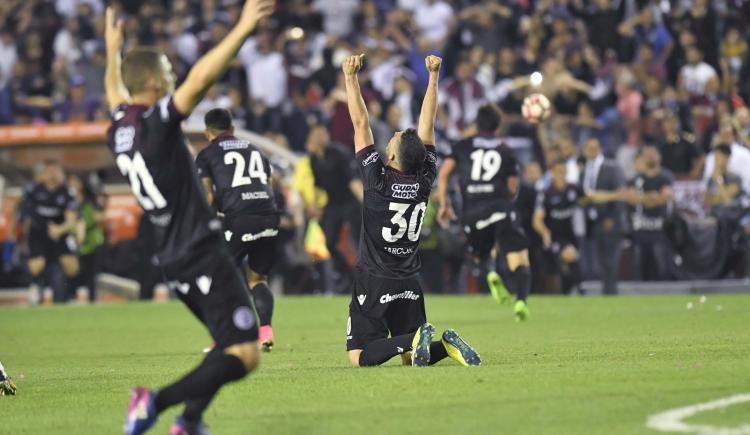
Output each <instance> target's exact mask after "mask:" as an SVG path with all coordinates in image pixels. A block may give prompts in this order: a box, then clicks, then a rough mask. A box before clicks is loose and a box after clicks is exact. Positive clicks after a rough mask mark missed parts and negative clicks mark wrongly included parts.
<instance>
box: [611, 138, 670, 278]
mask: <svg viewBox="0 0 750 435" xmlns="http://www.w3.org/2000/svg"><path fill="white" fill-rule="evenodd" d="M636 170H637V175H636V176H635V178H634V179H633V180H631V181H630V182H629V183H628V186H629V187H628V189H627V190H625V192H624V194H623V199H624V200H625V201H626V202H627V203H628V204H629V205H630V207H631V209H630V227H631V229H632V231H633V234H632V239H633V245H634V254H635V259H634V261H633V262H634V266H635V279H638V280H643V281H661V280H664V279H667V278H668V277H669V274H668V271H667V266H666V264H667V260H668V255H669V254H668V242H667V239H666V237H665V234H664V223H665V221H666V219H667V217H668V215H669V206H670V203H671V201H672V198H673V197H674V192H673V191H672V184H673V183H674V177H673V175H672V173H671V172H669V171H668V170H665V169H663V168H662V167H661V156H660V155H659V151H658V150H657V149H656V148H655V147H652V146H645V147H642V148H640V149H639V150H638V155H637V156H636Z"/></svg>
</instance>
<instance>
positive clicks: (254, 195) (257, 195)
mask: <svg viewBox="0 0 750 435" xmlns="http://www.w3.org/2000/svg"><path fill="white" fill-rule="evenodd" d="M269 198H270V197H269V196H268V192H242V200H243V201H251V200H254V199H269Z"/></svg>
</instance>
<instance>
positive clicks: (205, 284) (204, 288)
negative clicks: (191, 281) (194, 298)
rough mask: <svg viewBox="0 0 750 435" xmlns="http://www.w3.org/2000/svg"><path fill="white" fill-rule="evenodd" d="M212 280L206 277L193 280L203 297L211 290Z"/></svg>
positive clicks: (202, 276)
mask: <svg viewBox="0 0 750 435" xmlns="http://www.w3.org/2000/svg"><path fill="white" fill-rule="evenodd" d="M213 281H214V280H213V278H211V277H210V276H206V275H201V276H199V277H198V279H196V280H195V284H196V285H197V286H198V288H199V289H200V291H201V293H203V294H204V295H207V294H208V292H209V291H210V290H211V283H212V282H213Z"/></svg>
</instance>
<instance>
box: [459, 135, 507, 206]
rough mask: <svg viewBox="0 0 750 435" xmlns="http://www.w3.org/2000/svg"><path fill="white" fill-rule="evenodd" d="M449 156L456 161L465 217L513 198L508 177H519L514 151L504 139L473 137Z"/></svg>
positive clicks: (505, 204) (503, 204) (464, 141)
mask: <svg viewBox="0 0 750 435" xmlns="http://www.w3.org/2000/svg"><path fill="white" fill-rule="evenodd" d="M446 158H448V159H453V160H455V161H456V172H457V175H458V180H459V184H460V185H461V198H462V200H463V210H464V213H463V214H464V219H467V218H468V219H469V220H471V219H472V218H476V217H477V216H479V217H481V215H482V214H483V213H486V212H487V211H489V210H492V209H495V208H498V207H503V206H507V205H508V204H509V203H510V202H511V201H513V194H512V193H511V192H510V191H509V190H508V179H509V178H510V177H513V176H518V163H517V162H516V157H515V154H514V153H513V150H511V149H510V148H509V147H508V146H507V145H505V144H504V143H503V140H502V138H499V137H495V136H481V135H480V136H473V137H470V138H466V139H464V140H462V141H460V142H458V143H457V144H455V145H454V146H453V147H452V149H451V151H450V154H449V155H448V156H446Z"/></svg>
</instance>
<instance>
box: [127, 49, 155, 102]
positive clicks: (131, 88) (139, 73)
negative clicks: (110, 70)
mask: <svg viewBox="0 0 750 435" xmlns="http://www.w3.org/2000/svg"><path fill="white" fill-rule="evenodd" d="M162 56H163V53H162V52H161V50H159V49H156V48H153V47H143V48H136V49H133V50H131V51H129V52H128V53H127V54H126V55H125V58H124V59H123V60H122V81H123V83H124V84H125V87H126V88H127V89H128V92H130V94H131V95H132V94H139V93H141V92H143V91H145V90H146V84H147V83H148V79H149V78H151V77H157V76H158V75H159V74H161V57H162Z"/></svg>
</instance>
